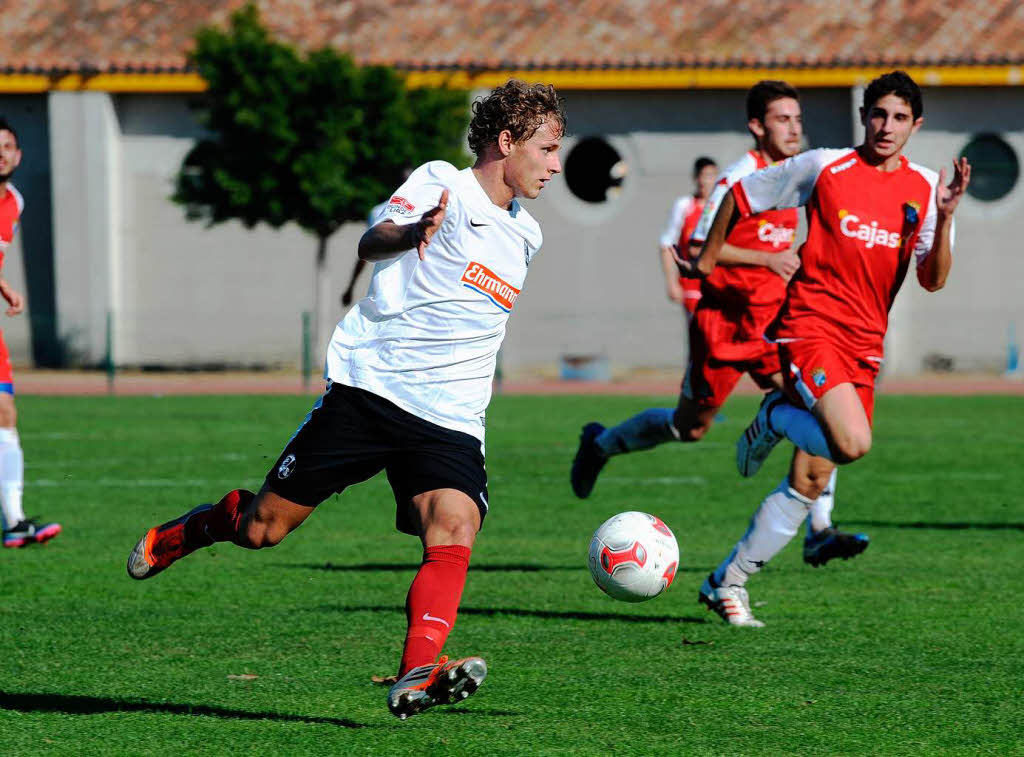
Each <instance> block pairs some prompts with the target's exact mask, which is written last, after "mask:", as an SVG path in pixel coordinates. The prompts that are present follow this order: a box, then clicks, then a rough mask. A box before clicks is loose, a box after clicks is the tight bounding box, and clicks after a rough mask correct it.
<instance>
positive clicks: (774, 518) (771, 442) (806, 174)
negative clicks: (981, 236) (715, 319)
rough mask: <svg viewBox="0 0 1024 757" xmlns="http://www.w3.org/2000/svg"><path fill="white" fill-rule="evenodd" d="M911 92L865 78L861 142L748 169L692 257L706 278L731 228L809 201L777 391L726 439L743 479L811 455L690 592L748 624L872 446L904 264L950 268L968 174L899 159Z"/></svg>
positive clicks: (934, 271)
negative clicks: (768, 573) (772, 574)
mask: <svg viewBox="0 0 1024 757" xmlns="http://www.w3.org/2000/svg"><path fill="white" fill-rule="evenodd" d="M922 113H923V104H922V100H921V90H920V89H919V88H918V86H917V84H916V83H914V81H913V79H911V78H910V77H909V76H908V75H907V74H906V73H904V72H902V71H895V72H892V73H888V74H885V75H884V76H881V77H879V78H877V79H875V80H874V81H873V82H871V84H869V85H868V87H867V88H866V89H865V90H864V100H863V107H862V108H861V110H860V114H861V121H862V122H863V124H864V128H865V134H864V142H863V144H861V145H860V146H859V147H856V148H847V149H844V150H811V151H809V152H806V153H803V154H802V155H798V156H796V157H794V158H790V159H789V160H787V161H785V162H784V163H782V164H780V165H776V166H773V167H771V168H769V169H767V170H765V171H760V172H758V173H755V174H751V175H749V176H746V177H744V178H743V179H741V180H740V181H739V182H737V183H736V184H735V185H734V186H733V188H732V191H730V192H729V193H728V194H726V195H725V197H723V199H722V202H721V206H720V208H719V210H718V214H717V216H716V217H715V220H714V224H713V225H712V227H711V231H710V233H709V234H708V237H707V242H706V243H705V245H704V249H703V251H702V252H701V254H700V256H699V258H698V260H697V261H696V262H695V263H694V264H693V265H692V269H693V272H694V273H695V274H697V275H701V276H707V275H714V272H715V271H716V263H717V262H718V260H719V256H720V255H721V253H722V250H723V247H724V242H725V240H726V239H727V238H728V235H729V231H730V229H731V228H732V227H733V226H734V225H736V224H738V223H740V222H741V219H745V218H749V217H752V216H756V214H758V213H763V212H765V211H767V210H770V209H774V208H796V207H801V206H805V207H806V208H807V213H808V234H807V240H806V242H805V243H804V245H803V247H802V248H801V260H802V265H801V268H800V270H799V271H798V272H797V274H796V275H795V276H794V277H793V280H792V281H791V282H790V284H789V288H788V290H787V296H786V302H785V304H784V305H783V307H782V310H781V312H780V314H779V318H778V320H777V321H776V323H775V324H774V325H773V329H772V331H773V334H772V335H773V336H774V337H775V339H776V340H777V342H778V344H779V353H780V358H781V363H782V365H783V366H784V367H785V391H784V392H780V391H772V392H770V393H769V394H768V395H767V396H766V397H765V399H764V401H763V402H762V403H761V407H760V409H759V410H758V413H757V417H756V418H755V420H754V422H753V423H751V425H750V426H749V427H748V428H747V429H746V431H745V432H744V433H743V435H742V436H741V437H740V439H739V441H738V442H737V445H736V462H737V467H738V468H739V470H740V473H741V474H742V475H744V476H752V475H754V473H756V472H757V470H758V469H759V468H760V466H761V463H762V462H763V461H764V459H765V458H766V457H767V456H768V454H769V453H770V452H771V450H772V448H773V447H774V446H775V445H776V444H777V443H778V442H779V441H780V440H781V439H783V438H787V439H789V440H790V441H792V442H793V444H795V445H796V446H797V447H799V448H800V449H801V450H803V451H804V454H808V455H812V457H811V458H810V465H809V466H807V467H806V468H805V469H803V470H797V469H795V468H794V469H792V470H791V471H790V473H789V475H787V476H786V477H785V478H784V479H783V480H782V482H781V483H780V484H779V485H778V486H777V487H776V488H775V489H774V490H773V491H772V492H771V493H770V494H769V495H768V496H767V497H766V498H765V499H764V501H763V502H762V503H761V505H760V507H759V508H758V509H757V511H756V512H755V513H754V516H753V518H752V519H751V521H750V525H749V527H748V529H747V532H746V533H745V534H744V535H743V537H742V538H741V539H740V541H739V542H738V543H737V544H736V546H735V547H734V548H733V550H732V552H731V553H730V554H729V555H728V556H727V557H726V558H725V560H724V561H723V562H722V563H721V565H719V566H718V568H717V569H716V570H715V571H714V572H713V573H712V574H711V575H710V576H708V578H707V579H706V580H705V581H704V584H703V586H702V587H701V589H700V595H699V596H700V600H701V601H702V602H704V603H705V604H707V605H708V606H709V607H711V608H713V609H715V610H716V611H718V612H719V613H720V614H723V616H725V615H727V614H729V613H735V614H737V615H738V616H741V617H744V618H746V619H747V620H748V623H747V624H750V625H754V624H757V625H763V624H761V623H760V622H759V621H756V620H755V619H754V617H753V615H752V614H751V611H750V604H749V598H748V596H747V592H746V589H745V588H744V587H745V585H746V582H747V579H748V578H749V577H750V576H751V575H753V574H754V573H756V572H757V571H759V570H760V569H761V568H762V567H763V566H764V565H765V564H766V563H767V562H768V561H769V560H770V559H771V558H772V557H774V556H775V555H776V554H777V553H778V552H779V550H781V549H782V548H783V547H784V546H785V545H786V544H787V543H788V542H789V540H790V539H792V538H793V536H794V535H795V534H796V532H797V530H798V528H799V525H800V521H801V520H803V519H804V517H805V516H806V514H807V511H808V509H809V508H810V507H811V506H812V504H813V503H814V501H815V499H816V498H817V497H818V496H819V495H820V494H821V492H822V491H823V490H824V489H825V487H826V486H828V481H829V478H830V476H831V475H832V474H833V472H834V469H835V466H836V464H844V463H850V462H853V461H854V460H857V459H859V458H861V457H863V456H864V455H866V454H867V452H868V450H869V449H870V448H871V422H872V415H873V409H874V385H875V379H876V377H877V376H878V372H879V369H880V367H881V364H882V360H883V341H884V338H885V332H886V328H887V326H888V314H889V309H890V307H891V306H892V303H893V300H894V299H895V297H896V293H897V292H898V291H899V288H900V286H901V285H902V283H903V280H904V278H905V277H906V273H907V270H908V268H909V267H910V265H911V262H914V263H915V269H916V274H917V280H918V282H919V283H920V285H921V286H922V287H924V288H925V289H926V290H928V291H929V292H934V291H936V290H938V289H941V288H942V287H943V286H944V284H945V282H946V277H947V276H948V275H949V271H950V267H951V266H952V262H953V258H952V240H953V213H954V211H955V210H956V207H957V205H958V203H959V202H960V198H961V197H963V194H964V191H965V190H966V189H967V185H968V183H969V182H970V177H971V167H970V165H969V164H968V162H967V160H966V158H961V159H959V160H955V161H953V169H954V173H953V179H952V181H951V182H950V184H949V185H948V186H947V185H946V184H945V181H946V172H945V170H943V171H941V172H940V173H939V174H936V173H935V172H934V171H931V170H929V169H927V168H923V167H921V166H918V165H915V164H914V163H911V162H910V161H908V160H907V158H906V157H904V155H903V149H904V147H905V146H906V143H907V140H908V139H909V138H910V137H911V135H912V134H914V133H915V132H917V130H918V129H920V128H921V124H922V123H923V121H924V119H923V117H922Z"/></svg>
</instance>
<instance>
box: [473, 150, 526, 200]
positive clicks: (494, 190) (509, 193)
mask: <svg viewBox="0 0 1024 757" xmlns="http://www.w3.org/2000/svg"><path fill="white" fill-rule="evenodd" d="M503 168H504V166H503V164H502V161H500V160H488V159H487V158H480V159H479V160H477V162H476V164H475V165H474V166H473V168H472V170H471V173H472V174H473V178H475V179H476V181H477V184H479V185H480V189H482V190H483V192H484V194H485V195H487V199H489V200H490V201H491V202H492V203H494V205H496V206H497V207H498V208H500V209H501V210H508V211H511V210H512V208H513V202H514V200H515V198H516V195H515V190H513V189H512V187H510V186H509V185H508V183H507V182H506V181H505V178H504V177H505V173H504V170H503Z"/></svg>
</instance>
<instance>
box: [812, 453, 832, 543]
mask: <svg viewBox="0 0 1024 757" xmlns="http://www.w3.org/2000/svg"><path fill="white" fill-rule="evenodd" d="M838 473H839V469H838V468H833V469H832V475H831V476H829V479H828V483H827V484H825V488H824V489H822V491H821V496H819V497H818V498H817V499H816V500H814V504H813V505H811V512H810V513H808V515H807V535H808V536H810V535H811V534H812V533H817V532H818V531H824V530H825V529H826V528H828V527H829V526H831V525H832V508H833V507H835V505H836V474H838Z"/></svg>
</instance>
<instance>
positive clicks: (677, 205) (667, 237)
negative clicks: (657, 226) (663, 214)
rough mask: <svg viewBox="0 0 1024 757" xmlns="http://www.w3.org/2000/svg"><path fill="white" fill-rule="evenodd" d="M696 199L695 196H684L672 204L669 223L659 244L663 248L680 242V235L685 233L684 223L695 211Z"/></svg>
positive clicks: (662, 233)
mask: <svg viewBox="0 0 1024 757" xmlns="http://www.w3.org/2000/svg"><path fill="white" fill-rule="evenodd" d="M694 201H695V198H694V196H693V195H683V196H682V197H680V198H678V199H677V200H676V201H675V202H674V203H673V204H672V210H671V212H670V213H669V215H668V223H667V224H665V228H664V229H663V230H662V232H661V237H660V238H659V240H658V242H659V243H660V244H661V245H662V246H663V247H671V246H672V245H674V244H677V243H678V242H679V235H680V234H681V233H682V231H683V222H684V221H685V220H686V217H687V216H688V215H690V211H691V210H693V203H694Z"/></svg>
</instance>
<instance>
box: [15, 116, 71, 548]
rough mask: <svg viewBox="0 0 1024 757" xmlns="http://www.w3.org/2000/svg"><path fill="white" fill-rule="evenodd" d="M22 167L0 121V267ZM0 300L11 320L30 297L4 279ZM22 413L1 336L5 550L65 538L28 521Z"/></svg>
mask: <svg viewBox="0 0 1024 757" xmlns="http://www.w3.org/2000/svg"><path fill="white" fill-rule="evenodd" d="M20 163H21V148H20V147H19V146H18V135H17V134H16V133H15V131H14V127H12V126H11V125H10V124H9V123H7V122H6V121H5V120H3V119H2V118H0V265H3V260H4V255H5V254H6V252H7V248H8V247H9V246H10V244H11V242H12V241H13V240H14V233H15V231H16V230H17V228H18V221H19V219H20V218H21V213H22V210H24V208H25V200H24V199H23V198H22V196H21V193H20V192H18V190H17V189H15V188H14V185H13V184H11V183H10V178H11V174H13V173H14V171H15V169H16V168H17V167H18V165H19V164H20ZM0 296H2V297H3V298H4V299H5V300H6V301H7V305H8V308H7V311H6V312H7V315H9V316H15V315H18V314H19V313H21V312H22V311H23V310H24V309H25V298H24V297H22V296H21V293H20V292H18V291H17V290H16V289H14V287H12V286H11V285H10V284H9V283H7V280H6V279H5V278H3V277H2V276H0ZM17 420H18V413H17V410H16V408H15V405H14V373H13V371H12V370H11V359H10V357H9V356H8V354H7V345H6V344H5V343H4V340H3V336H2V335H0V509H2V511H3V540H4V546H5V547H27V546H29V545H31V544H42V543H43V542H46V541H49V540H50V539H52V538H53V537H55V536H56V535H57V534H59V533H60V530H61V527H60V524H59V523H39V522H38V521H36V520H35V519H34V518H26V517H25V511H24V510H23V509H22V505H21V495H22V489H23V484H24V470H25V460H24V456H23V454H22V451H21V442H20V440H19V439H18V428H17Z"/></svg>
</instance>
